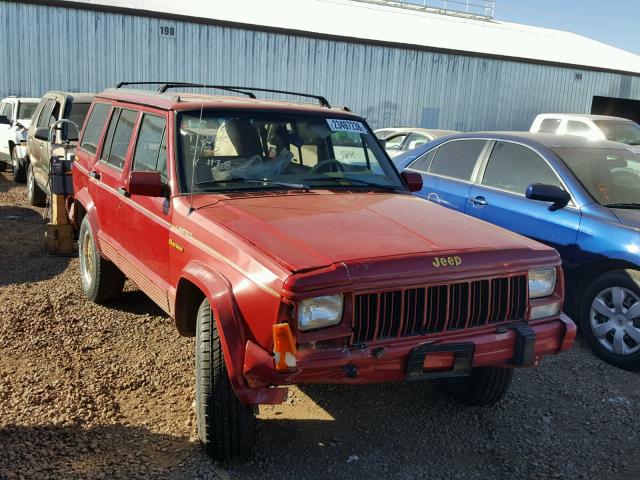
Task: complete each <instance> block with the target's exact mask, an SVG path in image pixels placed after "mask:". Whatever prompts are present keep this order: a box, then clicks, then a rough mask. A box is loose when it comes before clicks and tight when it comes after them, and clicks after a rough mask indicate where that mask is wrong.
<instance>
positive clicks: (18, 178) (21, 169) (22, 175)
mask: <svg viewBox="0 0 640 480" xmlns="http://www.w3.org/2000/svg"><path fill="white" fill-rule="evenodd" d="M11 167H12V168H13V181H14V182H16V183H25V182H26V181H27V169H26V167H25V164H24V162H20V159H19V158H18V151H17V149H16V148H15V147H14V148H12V149H11Z"/></svg>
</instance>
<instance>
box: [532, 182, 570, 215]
mask: <svg viewBox="0 0 640 480" xmlns="http://www.w3.org/2000/svg"><path fill="white" fill-rule="evenodd" d="M526 197H527V198H528V199H530V200H539V201H541V202H549V203H551V204H552V205H551V210H559V209H561V208H564V207H566V206H567V205H568V204H569V202H570V201H571V195H569V193H568V192H567V191H566V190H563V189H562V188H560V187H557V186H555V185H545V184H542V183H532V184H531V185H529V186H528V187H527V193H526Z"/></svg>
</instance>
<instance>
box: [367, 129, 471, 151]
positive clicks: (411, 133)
mask: <svg viewBox="0 0 640 480" xmlns="http://www.w3.org/2000/svg"><path fill="white" fill-rule="evenodd" d="M373 133H375V135H376V137H378V138H379V139H380V140H383V141H384V144H385V146H384V148H385V150H386V151H387V153H388V154H389V156H390V157H391V158H393V157H396V156H398V155H400V154H401V153H404V152H408V151H409V150H413V149H414V148H417V147H419V146H420V145H424V144H425V143H429V142H431V141H433V140H435V139H436V138H440V137H444V136H445V135H452V134H454V133H460V132H457V131H455V130H437V129H432V128H380V129H378V130H375V131H374V132H373Z"/></svg>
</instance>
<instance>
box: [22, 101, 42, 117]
mask: <svg viewBox="0 0 640 480" xmlns="http://www.w3.org/2000/svg"><path fill="white" fill-rule="evenodd" d="M37 106H38V104H37V103H23V102H20V104H19V105H18V117H17V118H18V120H31V117H33V112H35V111H36V107H37Z"/></svg>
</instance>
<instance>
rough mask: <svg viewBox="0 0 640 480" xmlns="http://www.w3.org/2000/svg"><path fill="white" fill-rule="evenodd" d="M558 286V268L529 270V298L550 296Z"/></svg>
mask: <svg viewBox="0 0 640 480" xmlns="http://www.w3.org/2000/svg"><path fill="white" fill-rule="evenodd" d="M555 288H556V269H555V268H537V269H535V270H529V298H541V297H548V296H549V295H551V294H552V293H553V291H554V290H555Z"/></svg>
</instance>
